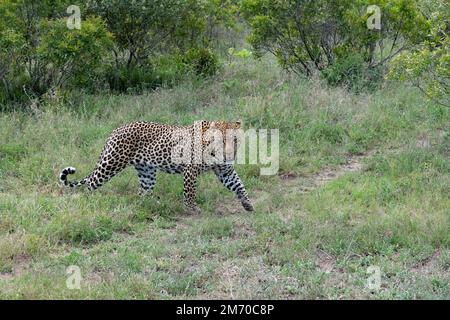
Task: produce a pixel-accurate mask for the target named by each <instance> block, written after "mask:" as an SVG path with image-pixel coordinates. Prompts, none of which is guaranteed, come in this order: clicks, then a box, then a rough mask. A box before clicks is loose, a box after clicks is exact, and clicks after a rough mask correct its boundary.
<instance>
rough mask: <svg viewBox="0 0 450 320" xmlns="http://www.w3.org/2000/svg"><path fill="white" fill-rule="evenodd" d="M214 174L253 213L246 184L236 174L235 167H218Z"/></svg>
mask: <svg viewBox="0 0 450 320" xmlns="http://www.w3.org/2000/svg"><path fill="white" fill-rule="evenodd" d="M214 173H215V174H216V176H217V177H218V178H219V180H220V182H222V184H223V185H224V186H225V187H227V189H228V190H230V191H232V192H234V193H235V194H236V195H237V197H238V199H239V200H240V201H241V203H242V206H243V207H244V209H245V210H246V211H253V205H252V203H251V202H250V199H249V198H248V195H247V192H246V191H245V187H244V184H243V183H242V181H241V179H240V178H239V176H238V174H237V173H236V170H234V167H233V165H220V166H217V167H216V168H215V169H214Z"/></svg>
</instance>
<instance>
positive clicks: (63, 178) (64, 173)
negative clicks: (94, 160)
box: [59, 167, 88, 188]
mask: <svg viewBox="0 0 450 320" xmlns="http://www.w3.org/2000/svg"><path fill="white" fill-rule="evenodd" d="M75 172H76V169H75V168H74V167H67V168H64V169H63V170H62V171H61V173H60V174H59V181H60V182H61V183H62V184H63V185H65V186H66V187H70V188H76V187H79V186H81V185H83V184H86V181H87V180H88V177H86V178H84V179H83V180H80V181H72V182H70V181H68V180H67V176H68V175H69V174H74V173H75Z"/></svg>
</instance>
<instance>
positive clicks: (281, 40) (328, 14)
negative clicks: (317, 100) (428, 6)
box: [242, 0, 428, 82]
mask: <svg viewBox="0 0 450 320" xmlns="http://www.w3.org/2000/svg"><path fill="white" fill-rule="evenodd" d="M372 3H373V1H370V0H360V1H350V0H343V1H325V0H306V1H304V0H289V1H285V0H243V1H242V11H243V14H244V17H245V18H246V20H247V21H248V22H249V24H250V26H251V29H252V31H251V35H250V37H249V41H250V43H251V44H252V45H253V47H254V48H255V50H256V53H258V54H260V55H261V54H262V53H264V52H270V53H272V54H274V55H275V56H276V57H277V58H278V61H279V63H280V64H281V66H283V67H284V68H286V69H289V70H292V71H294V72H296V73H299V74H306V75H308V76H310V75H312V74H313V73H315V72H317V71H323V70H325V69H327V68H329V67H330V66H334V65H335V64H340V66H336V67H334V69H332V70H330V71H329V72H328V73H327V74H326V75H325V77H327V78H330V80H331V82H333V81H334V82H341V81H343V80H342V79H341V78H342V77H345V76H347V75H348V76H349V77H350V78H353V77H355V72H356V73H360V72H361V70H362V69H361V68H362V67H363V66H364V68H365V69H368V68H377V67H379V66H382V65H384V64H385V63H386V62H387V61H389V60H390V59H391V58H392V57H394V56H395V55H396V54H398V52H400V51H401V50H403V49H404V46H405V45H406V44H410V43H416V42H418V41H420V40H421V39H422V35H423V33H424V30H426V29H427V27H428V24H427V22H426V19H425V18H424V17H423V15H422V14H421V13H420V12H419V10H418V8H417V6H416V3H415V2H414V1H412V0H395V1H384V0H383V1H378V2H376V5H377V6H378V7H379V8H380V11H381V13H382V26H381V29H380V30H377V29H374V30H370V29H369V28H368V27H367V20H368V19H369V18H370V17H371V14H370V13H367V8H368V6H369V5H371V4H372ZM361 59H362V61H361ZM350 63H356V65H355V66H350V65H349V64H350ZM333 74H335V76H332V75H333ZM370 74H371V72H369V75H370ZM333 78H335V79H333ZM347 81H349V82H352V81H353V80H352V79H349V80H347Z"/></svg>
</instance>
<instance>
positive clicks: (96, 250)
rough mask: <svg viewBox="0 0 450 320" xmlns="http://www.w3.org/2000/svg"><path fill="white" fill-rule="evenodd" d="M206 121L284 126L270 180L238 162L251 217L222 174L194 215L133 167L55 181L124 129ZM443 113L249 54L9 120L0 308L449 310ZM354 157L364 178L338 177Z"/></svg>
mask: <svg viewBox="0 0 450 320" xmlns="http://www.w3.org/2000/svg"><path fill="white" fill-rule="evenodd" d="M198 119H209V120H213V119H216V120H218V119H225V120H237V119H242V120H243V124H244V127H245V128H277V129H279V130H280V171H279V174H278V175H277V176H260V175H259V167H258V166H254V165H241V166H238V167H237V171H238V173H239V174H240V175H241V177H242V179H243V181H244V183H245V184H246V186H247V189H248V191H249V195H250V198H251V199H252V200H253V201H254V203H255V212H254V213H252V214H249V213H246V212H244V211H243V209H241V207H240V204H239V203H238V201H237V200H236V199H235V198H234V196H233V194H231V193H229V192H228V191H227V190H225V188H223V187H222V186H221V185H220V184H219V183H218V182H217V181H216V178H215V177H214V176H213V175H212V174H207V175H203V176H202V177H201V179H200V183H199V188H198V190H199V191H198V202H199V205H200V207H201V209H202V210H203V213H202V214H201V215H199V216H184V215H183V214H182V213H181V212H182V178H181V176H178V175H166V174H158V181H157V184H156V188H155V194H156V195H157V196H159V197H160V200H159V201H157V200H156V199H154V198H151V197H140V196H138V195H137V190H138V181H137V177H136V174H135V172H134V169H132V168H128V169H127V170H125V171H124V172H123V173H121V174H120V175H119V176H117V177H115V178H114V179H113V180H112V181H111V182H109V183H108V184H106V185H105V186H104V187H102V188H101V189H99V190H98V191H96V192H95V193H89V192H88V191H86V190H83V189H79V190H77V191H75V192H70V191H66V190H63V189H62V188H61V187H60V186H59V184H58V174H59V171H60V170H61V169H62V168H63V167H65V166H68V165H71V166H75V167H76V168H77V169H78V173H77V175H76V176H75V178H81V177H83V176H84V175H87V174H88V173H89V172H90V171H91V170H92V169H93V166H94V164H95V162H96V160H97V158H98V155H99V153H100V151H101V148H102V146H103V143H104V141H105V139H106V137H107V136H108V135H109V133H110V132H111V131H112V130H113V129H114V128H116V127H117V126H119V125H122V124H125V123H128V122H132V121H138V120H145V121H157V122H163V123H179V124H190V123H192V122H193V121H195V120H198ZM449 120H450V111H449V110H448V109H446V108H445V107H441V106H438V105H434V104H432V103H430V102H429V101H427V100H425V99H424V98H423V97H422V96H421V95H420V93H419V92H418V91H417V90H415V89H413V88H409V87H405V86H403V85H399V84H396V83H387V84H385V85H384V87H383V88H382V89H380V90H379V91H376V92H374V93H370V94H369V93H366V94H359V95H355V94H352V93H349V92H347V91H345V90H344V89H339V88H328V87H327V86H325V85H324V84H323V83H322V82H321V81H320V80H312V81H307V80H304V79H300V78H298V77H293V76H289V75H287V74H285V73H283V72H281V71H280V70H279V69H278V67H277V66H276V63H275V62H274V61H273V60H271V59H263V60H261V61H257V60H253V59H241V58H238V57H234V58H230V59H229V60H227V62H225V64H224V66H223V68H222V71H221V73H220V74H219V75H218V76H216V77H214V78H212V79H209V80H192V79H191V80H189V81H185V82H183V83H181V84H180V85H178V86H176V87H174V88H162V89H158V90H156V91H152V92H148V93H147V94H144V95H136V96H133V95H101V96H92V95H83V94H79V95H78V96H76V97H75V98H73V100H71V102H70V103H68V102H66V103H59V102H57V101H55V102H52V103H49V104H48V105H45V106H44V107H43V108H42V109H41V111H39V112H35V113H33V112H29V113H25V112H9V113H4V114H1V115H0V298H2V299H7V298H25V299H32V298H39V299H53V298H89V299H94V298H114V299H127V298H132V299H161V298H244V299H247V298H275V299H278V298H308V299H323V298H331V299H342V298H375V299H377V298H389V299H390V298H395V299H414V298H438V299H450V287H449V286H450V250H449V245H450V199H449V186H450V161H449V156H450V121H449ZM351 159H358V161H359V162H360V166H361V170H354V171H351V172H345V170H344V171H343V170H342V168H343V166H345V164H346V163H348V162H349V161H350V160H351ZM324 174H325V175H327V176H329V179H326V181H325V182H324V183H320V184H317V179H318V177H322V176H324ZM71 178H72V177H71ZM69 265H77V266H79V267H80V269H81V273H82V277H83V279H82V282H81V289H80V290H70V289H68V288H67V287H66V279H67V275H66V268H67V267H68V266H69ZM369 266H379V267H380V269H381V274H382V280H381V288H380V290H378V291H372V292H371V291H370V290H368V289H367V287H366V285H367V278H368V277H369V274H367V272H366V271H367V268H368V267H369Z"/></svg>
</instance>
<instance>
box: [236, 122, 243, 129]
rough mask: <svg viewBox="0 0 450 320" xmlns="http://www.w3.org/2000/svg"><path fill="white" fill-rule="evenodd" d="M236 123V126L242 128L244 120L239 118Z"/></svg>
mask: <svg viewBox="0 0 450 320" xmlns="http://www.w3.org/2000/svg"><path fill="white" fill-rule="evenodd" d="M235 123H236V127H237V128H241V125H242V120H238V121H236V122H235Z"/></svg>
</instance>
